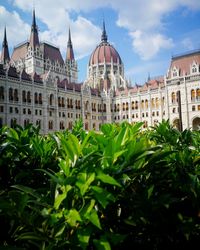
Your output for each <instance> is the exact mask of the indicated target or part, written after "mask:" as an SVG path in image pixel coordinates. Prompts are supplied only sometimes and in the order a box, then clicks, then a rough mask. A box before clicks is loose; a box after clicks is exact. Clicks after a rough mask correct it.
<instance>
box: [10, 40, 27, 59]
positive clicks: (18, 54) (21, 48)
mask: <svg viewBox="0 0 200 250" xmlns="http://www.w3.org/2000/svg"><path fill="white" fill-rule="evenodd" d="M27 47H28V42H24V43H22V44H20V45H18V46H16V47H15V48H14V51H13V54H12V56H11V60H13V61H18V60H19V59H21V58H25V57H26V53H27Z"/></svg>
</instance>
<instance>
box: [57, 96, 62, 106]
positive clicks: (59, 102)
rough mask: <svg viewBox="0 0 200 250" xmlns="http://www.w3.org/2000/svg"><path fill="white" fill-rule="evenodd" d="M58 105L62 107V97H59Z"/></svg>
mask: <svg viewBox="0 0 200 250" xmlns="http://www.w3.org/2000/svg"><path fill="white" fill-rule="evenodd" d="M58 107H61V97H60V96H59V97H58Z"/></svg>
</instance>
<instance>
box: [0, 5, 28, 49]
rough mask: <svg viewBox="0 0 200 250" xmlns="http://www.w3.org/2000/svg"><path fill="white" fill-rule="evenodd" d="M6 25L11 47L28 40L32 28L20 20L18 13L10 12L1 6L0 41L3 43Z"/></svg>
mask: <svg viewBox="0 0 200 250" xmlns="http://www.w3.org/2000/svg"><path fill="white" fill-rule="evenodd" d="M13 24H14V25H13ZM5 25H6V31H7V39H8V44H9V46H10V47H13V46H14V45H16V44H17V43H20V42H22V41H23V40H27V38H28V35H29V34H30V33H29V32H30V26H29V25H28V24H26V23H25V22H24V21H23V20H22V19H21V18H20V16H19V14H18V13H17V12H16V11H13V12H9V11H7V10H6V9H5V8H4V7H3V6H0V41H3V35H4V27H5Z"/></svg>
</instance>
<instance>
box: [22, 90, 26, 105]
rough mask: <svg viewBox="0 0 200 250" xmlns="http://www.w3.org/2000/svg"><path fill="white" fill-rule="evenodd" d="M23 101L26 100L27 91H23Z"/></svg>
mask: <svg viewBox="0 0 200 250" xmlns="http://www.w3.org/2000/svg"><path fill="white" fill-rule="evenodd" d="M22 102H26V91H25V90H23V91H22Z"/></svg>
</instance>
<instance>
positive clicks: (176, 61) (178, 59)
mask: <svg viewBox="0 0 200 250" xmlns="http://www.w3.org/2000/svg"><path fill="white" fill-rule="evenodd" d="M194 62H195V63H197V64H198V65H200V50H199V51H195V52H191V53H188V54H183V55H181V56H175V57H172V61H171V65H170V76H171V77H172V75H171V71H172V70H173V69H174V67H175V68H177V69H178V70H179V74H180V76H183V75H184V74H185V75H189V74H190V67H191V66H192V64H193V63H194Z"/></svg>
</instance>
